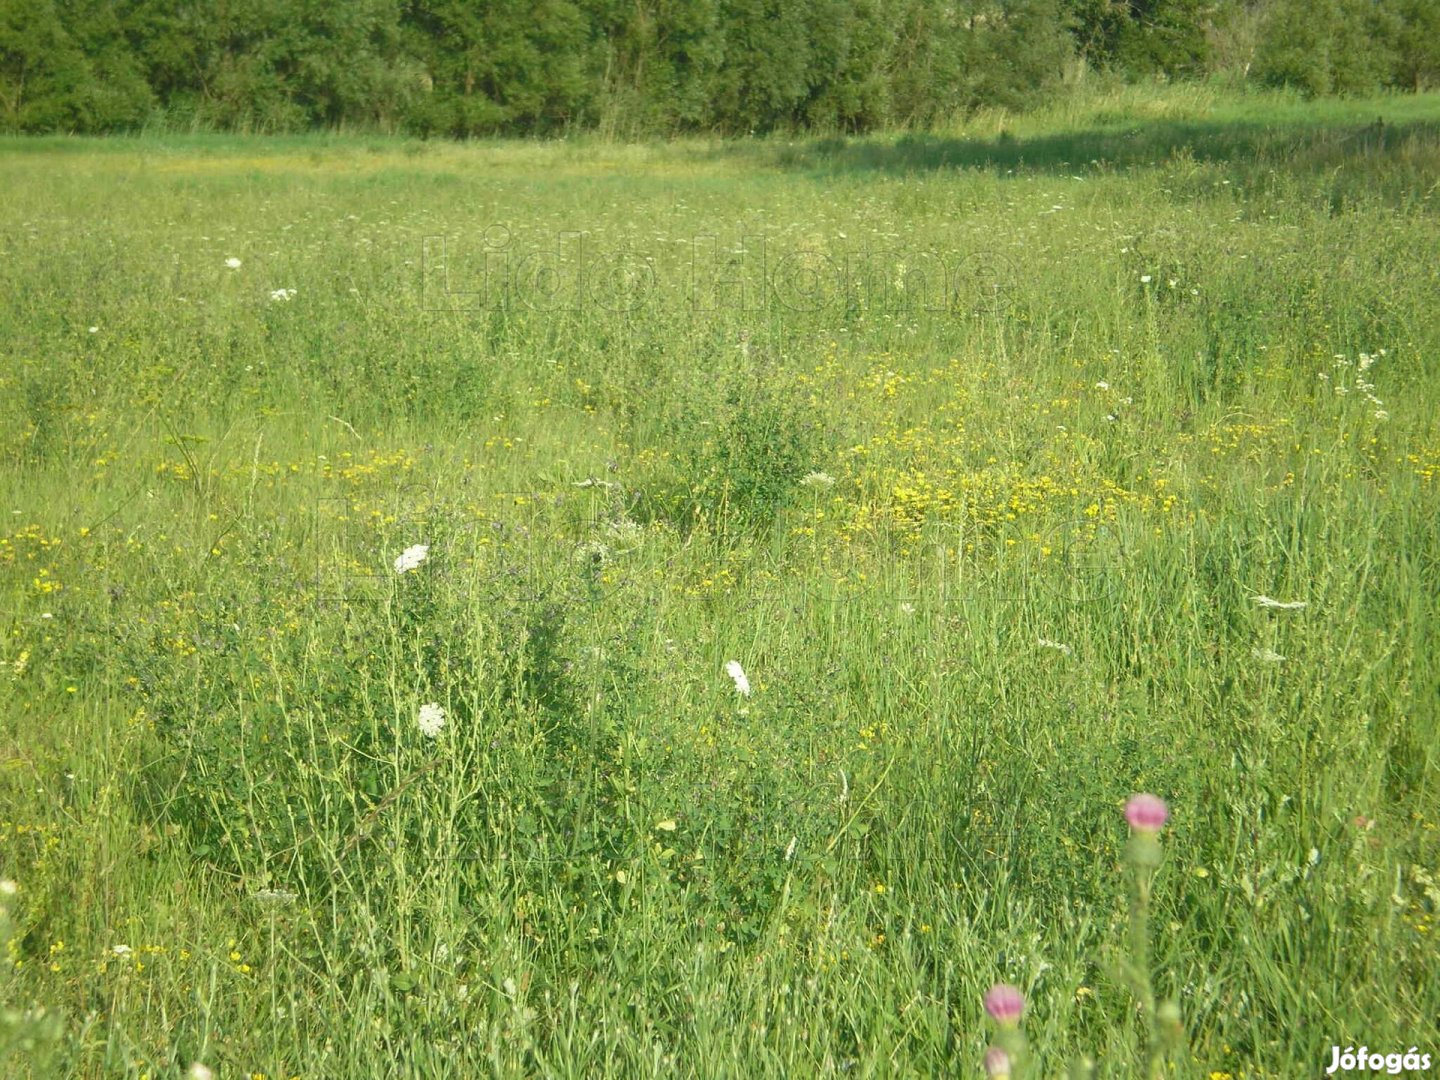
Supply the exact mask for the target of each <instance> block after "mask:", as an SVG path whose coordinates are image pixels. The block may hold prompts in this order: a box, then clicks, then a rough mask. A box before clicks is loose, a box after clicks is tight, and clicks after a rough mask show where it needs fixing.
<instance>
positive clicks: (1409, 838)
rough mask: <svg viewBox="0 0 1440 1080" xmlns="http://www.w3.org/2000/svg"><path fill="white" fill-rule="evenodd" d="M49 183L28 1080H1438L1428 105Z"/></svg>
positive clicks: (23, 714) (3, 249)
mask: <svg viewBox="0 0 1440 1080" xmlns="http://www.w3.org/2000/svg"><path fill="white" fill-rule="evenodd" d="M1382 117H1383V122H1382V123H1379V124H1377V123H1376V120H1377V118H1382ZM0 184H3V189H4V191H5V192H6V198H5V201H4V208H3V210H0V637H3V640H0V725H3V726H0V879H4V880H5V881H6V882H10V883H12V884H13V890H12V889H11V888H10V887H9V886H6V887H5V889H4V890H3V895H0V912H3V914H0V944H3V955H0V1075H3V1076H6V1077H12V1076H13V1077H36V1078H42V1080H49V1078H57V1077H86V1078H89V1077H124V1078H130V1080H138V1078H150V1080H159V1078H178V1077H181V1076H184V1075H187V1070H190V1068H191V1065H192V1063H196V1062H199V1063H203V1064H204V1065H205V1066H206V1068H208V1069H209V1070H210V1071H211V1072H212V1073H213V1075H215V1076H219V1077H223V1078H225V1080H229V1078H232V1077H233V1078H237V1080H240V1078H244V1080H256V1078H261V1077H263V1078H265V1080H280V1078H290V1077H303V1078H306V1080H311V1078H314V1080H350V1078H360V1077H372V1076H385V1077H416V1078H420V1077H423V1078H431V1077H435V1078H469V1077H477V1076H500V1077H519V1076H547V1077H549V1076H555V1077H593V1076H600V1075H617V1076H649V1075H678V1076H704V1077H755V1076H812V1075H821V1076H828V1075H844V1076H876V1077H880V1076H962V1077H970V1076H980V1075H983V1070H982V1066H981V1061H982V1057H983V1055H984V1054H985V1050H986V1047H987V1045H988V1044H989V1032H990V1030H991V1028H990V1027H989V1026H987V1025H988V1021H987V1020H986V1017H985V1014H984V1011H983V1010H982V1007H981V998H982V995H983V994H984V992H985V991H986V989H987V988H988V987H989V986H990V985H991V984H992V983H996V982H1006V983H1012V984H1014V985H1016V986H1018V987H1019V988H1020V989H1021V990H1022V991H1023V992H1024V994H1025V997H1026V1000H1027V1008H1026V1013H1025V1018H1024V1031H1025V1034H1026V1036H1027V1039H1028V1042H1029V1045H1030V1049H1031V1065H1030V1068H1029V1070H1028V1075H1029V1076H1030V1077H1031V1078H1032V1080H1034V1078H1037V1077H1052V1076H1064V1075H1067V1070H1068V1069H1070V1068H1071V1066H1072V1063H1075V1062H1077V1061H1078V1060H1080V1059H1081V1058H1082V1057H1084V1056H1087V1055H1088V1056H1089V1057H1090V1058H1093V1059H1094V1061H1095V1062H1096V1063H1098V1071H1097V1073H1096V1075H1099V1076H1104V1077H1117V1078H1120V1077H1132V1076H1134V1077H1142V1076H1151V1075H1164V1076H1175V1077H1200V1078H1206V1080H1239V1078H1242V1077H1274V1078H1285V1080H1289V1078H1297V1077H1318V1076H1323V1075H1324V1073H1325V1068H1326V1067H1327V1066H1328V1065H1329V1064H1330V1061H1331V1047H1332V1046H1335V1045H1338V1046H1339V1047H1340V1048H1341V1050H1344V1049H1345V1048H1346V1047H1349V1046H1354V1047H1357V1048H1358V1047H1359V1046H1360V1045H1362V1044H1364V1045H1366V1046H1368V1047H1369V1048H1371V1050H1372V1051H1380V1052H1384V1053H1391V1052H1399V1053H1403V1052H1405V1051H1407V1050H1409V1049H1410V1048H1412V1047H1418V1049H1419V1051H1420V1052H1421V1053H1430V1054H1437V1055H1440V1028H1437V1021H1436V1017H1437V1016H1440V979H1437V978H1436V976H1437V968H1440V950H1437V944H1436V938H1437V935H1440V928H1437V927H1436V924H1435V918H1436V911H1437V907H1440V828H1437V827H1440V786H1437V781H1440V717H1437V712H1440V710H1437V704H1440V634H1437V623H1436V607H1437V602H1440V528H1437V524H1440V382H1437V367H1436V365H1437V362H1440V259H1437V253H1440V98H1437V97H1436V96H1433V95H1432V96H1420V97H1411V98H1406V99H1381V100H1371V101H1351V102H1341V103H1335V102H1330V103H1324V104H1305V103H1302V102H1299V101H1298V100H1291V99H1286V98H1276V97H1249V98H1236V99H1227V98H1224V97H1219V96H1216V95H1215V94H1214V93H1211V92H1207V91H1199V90H1193V89H1192V90H1184V89H1174V90H1168V91H1157V90H1153V89H1152V90H1146V91H1143V92H1142V91H1132V92H1127V93H1125V94H1117V95H1113V96H1111V97H1110V98H1107V99H1098V100H1087V101H1086V102H1084V103H1083V104H1072V105H1070V106H1068V107H1066V108H1063V109H1058V110H1053V111H1051V112H1049V113H1046V114H1039V115H1035V116H1028V117H1011V116H1005V115H1002V114H994V115H982V116H979V117H976V118H974V119H973V120H972V121H971V122H970V123H969V124H968V125H967V126H964V127H960V128H957V129H956V130H955V131H952V132H949V133H937V134H923V135H922V134H896V135H886V136H871V137H866V138H860V139H838V138H832V139H825V138H816V137H798V136H797V137H793V138H784V137H776V138H769V139H761V140H752V141H745V142H721V141H705V140H694V141H681V142H675V143H669V144H652V145H633V146H632V145H623V144H616V143H609V142H604V141H591V140H585V139H581V140H572V141H556V142H544V143H538V142H535V143H525V142H497V143H474V144H453V143H442V142H434V143H431V142H421V141H405V140H401V139H382V138H373V139H372V138H367V137H364V136H359V135H347V136H320V135H317V136H313V137H309V138H287V139H279V138H277V139H271V140H265V139H260V138H253V139H251V138H230V137H221V136H213V137H199V136H184V137H181V136H176V137H158V136H157V137H137V138H130V139H108V140H79V139H58V138H55V139H32V140H23V139H6V140H0ZM416 545H426V548H427V550H426V551H425V552H424V553H423V554H424V555H425V558H424V559H423V561H421V560H420V555H421V553H420V552H413V553H412V555H411V557H410V560H409V561H410V563H417V565H414V566H413V568H411V569H408V570H406V572H403V573H401V572H398V571H397V569H396V565H397V563H396V560H397V559H398V558H400V557H401V555H402V553H403V552H405V551H406V550H407V549H412V548H414V547H415V546H416ZM400 565H402V566H406V565H409V563H401V564H400ZM731 661H735V662H738V664H739V665H740V666H741V668H742V669H743V672H744V676H745V680H746V682H748V690H749V692H748V693H741V692H740V687H739V686H737V680H736V679H735V678H733V677H732V675H731V674H730V673H729V671H728V670H727V664H729V662H731ZM432 704H433V705H438V706H440V708H441V709H442V710H443V726H440V727H439V730H438V732H437V731H436V727H435V723H434V720H433V717H434V715H435V714H434V712H433V710H427V712H426V714H425V717H424V718H425V720H426V723H425V724H422V723H421V722H420V721H421V719H422V714H421V707H422V706H428V705H432ZM1142 791H1143V792H1153V793H1155V794H1157V795H1159V796H1161V797H1163V798H1164V799H1165V800H1166V801H1167V802H1168V804H1169V807H1170V820H1169V823H1168V824H1167V826H1166V828H1165V830H1164V832H1163V833H1162V834H1161V838H1160V843H1161V846H1162V849H1163V861H1162V862H1161V863H1160V865H1159V867H1158V868H1157V869H1156V871H1155V875H1154V881H1153V892H1152V895H1151V896H1150V899H1149V906H1148V924H1149V935H1148V946H1147V949H1141V950H1139V952H1140V954H1141V955H1140V958H1139V965H1140V966H1143V968H1144V970H1145V972H1146V973H1147V974H1148V976H1149V979H1150V981H1151V982H1152V984H1153V993H1154V996H1155V998H1156V999H1163V1000H1172V1001H1173V1002H1174V1003H1175V1004H1176V1005H1178V1008H1179V1011H1180V1017H1181V1025H1182V1026H1183V1031H1181V1032H1175V1031H1171V1032H1170V1036H1169V1038H1168V1041H1167V1042H1166V1044H1165V1046H1164V1048H1163V1054H1162V1060H1161V1062H1160V1064H1159V1065H1158V1066H1155V1065H1153V1064H1152V1057H1153V1048H1150V1047H1149V1046H1148V1045H1147V1040H1148V1038H1149V1034H1148V1033H1149V1032H1150V1030H1151V1025H1152V1021H1153V1009H1151V1008H1149V1007H1147V1006H1146V1002H1145V1000H1144V999H1145V992H1144V991H1143V990H1141V989H1139V988H1138V987H1137V980H1136V979H1135V974H1136V967H1137V956H1136V953H1137V949H1138V946H1137V945H1136V944H1135V937H1134V936H1133V934H1132V930H1133V929H1134V928H1133V925H1132V918H1133V916H1134V909H1133V908H1132V903H1131V884H1130V882H1131V878H1130V873H1131V871H1130V869H1129V868H1128V867H1127V864H1126V858H1125V852H1126V843H1127V841H1126V837H1127V826H1126V821H1125V818H1124V816H1123V815H1122V812H1121V811H1122V807H1123V806H1124V805H1125V802H1126V799H1127V798H1128V797H1129V796H1130V795H1131V794H1132V793H1135V792H1142ZM1147 950H1148V951H1147ZM1145 981H1146V980H1144V979H1141V980H1139V983H1140V984H1143V983H1144V982H1145ZM1137 1002H1138V1003H1139V1004H1138V1005H1137ZM1149 1004H1153V1002H1151V1003H1149ZM1172 1027H1173V1025H1172ZM195 1075H202V1074H201V1073H199V1072H197V1073H196V1074H195ZM1075 1075H1082V1073H1081V1072H1077V1073H1075ZM1406 1075H1410V1073H1407V1074H1406ZM1416 1075H1418V1073H1417V1074H1416Z"/></svg>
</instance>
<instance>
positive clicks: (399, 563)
mask: <svg viewBox="0 0 1440 1080" xmlns="http://www.w3.org/2000/svg"><path fill="white" fill-rule="evenodd" d="M429 554H430V545H429V544H415V545H414V546H412V547H408V548H406V549H405V550H404V551H402V552H401V553H400V557H399V558H398V559H396V560H395V572H396V573H397V574H404V573H407V572H409V571H411V570H414V569H415V568H416V567H417V566H419V565H420V564H421V563H423V562H424V561H425V557H426V556H427V555H429Z"/></svg>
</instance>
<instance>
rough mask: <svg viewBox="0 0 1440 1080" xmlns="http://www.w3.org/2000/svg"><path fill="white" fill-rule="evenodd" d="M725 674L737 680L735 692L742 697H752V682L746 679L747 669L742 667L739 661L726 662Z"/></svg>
mask: <svg viewBox="0 0 1440 1080" xmlns="http://www.w3.org/2000/svg"><path fill="white" fill-rule="evenodd" d="M725 674H726V675H729V676H730V678H732V679H734V680H735V692H736V693H737V694H739V695H740V696H741V697H749V696H750V680H749V679H747V678H746V677H745V669H744V668H743V667H741V666H740V661H739V660H727V661H725Z"/></svg>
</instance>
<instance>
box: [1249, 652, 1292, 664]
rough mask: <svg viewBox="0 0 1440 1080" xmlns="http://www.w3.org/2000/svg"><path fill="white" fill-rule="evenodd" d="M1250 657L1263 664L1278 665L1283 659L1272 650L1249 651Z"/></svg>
mask: <svg viewBox="0 0 1440 1080" xmlns="http://www.w3.org/2000/svg"><path fill="white" fill-rule="evenodd" d="M1250 655H1251V656H1253V657H1255V659H1256V660H1259V661H1260V662H1261V663H1265V664H1278V663H1280V662H1281V661H1283V660H1284V659H1285V657H1283V656H1281V655H1280V654H1279V653H1278V652H1276V651H1275V650H1274V649H1251V650H1250Z"/></svg>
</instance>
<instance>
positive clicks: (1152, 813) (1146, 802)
mask: <svg viewBox="0 0 1440 1080" xmlns="http://www.w3.org/2000/svg"><path fill="white" fill-rule="evenodd" d="M1169 818H1170V808H1169V807H1168V806H1166V805H1165V800H1164V799H1162V798H1160V796H1158V795H1150V794H1141V795H1132V796H1131V797H1130V801H1129V802H1127V803H1126V804H1125V820H1126V821H1128V822H1129V823H1130V828H1132V829H1134V830H1135V831H1136V832H1142V833H1150V834H1151V835H1152V836H1153V835H1154V834H1155V833H1158V832H1159V831H1160V829H1161V828H1162V827H1163V826H1164V824H1165V822H1166V821H1167V820H1169Z"/></svg>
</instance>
